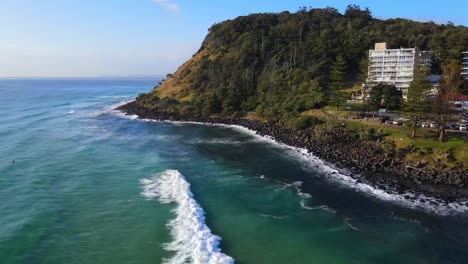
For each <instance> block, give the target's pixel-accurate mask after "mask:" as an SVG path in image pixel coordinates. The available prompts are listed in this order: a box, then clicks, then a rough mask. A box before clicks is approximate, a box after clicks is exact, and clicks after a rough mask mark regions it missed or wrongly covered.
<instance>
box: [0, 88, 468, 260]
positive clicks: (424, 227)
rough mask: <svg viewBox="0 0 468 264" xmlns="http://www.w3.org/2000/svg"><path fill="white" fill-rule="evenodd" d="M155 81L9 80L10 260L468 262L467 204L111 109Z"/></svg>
mask: <svg viewBox="0 0 468 264" xmlns="http://www.w3.org/2000/svg"><path fill="white" fill-rule="evenodd" d="M155 83H156V81H154V80H2V81H0V263H2V264H3V263H162V262H163V261H165V262H167V263H183V262H182V261H183V260H188V261H193V262H194V263H196V258H200V259H202V260H201V262H199V263H204V261H208V260H207V259H209V258H210V257H213V258H212V261H213V262H212V263H216V262H214V260H213V259H214V257H216V256H218V257H219V258H218V259H217V260H219V263H228V262H226V261H230V260H234V261H235V263H289V264H292V263H467V259H468V215H467V213H466V210H465V208H464V207H463V206H457V205H452V204H451V205H450V206H449V208H447V207H444V206H440V205H439V206H436V207H434V208H432V207H430V206H426V205H424V204H414V203H410V202H407V201H404V200H402V199H401V197H398V196H394V195H390V194H386V193H383V192H380V191H378V190H375V189H372V188H369V187H367V186H362V185H359V184H357V183H353V182H352V181H351V180H349V179H348V178H346V177H344V176H340V175H338V174H335V173H333V174H332V173H330V172H331V171H333V169H330V168H329V167H327V166H326V164H322V163H321V162H320V161H319V160H316V159H314V158H313V157H305V156H304V155H302V154H301V153H300V152H298V151H297V150H293V149H288V148H285V147H283V146H280V145H278V144H274V143H272V142H271V141H269V140H266V139H262V138H259V137H256V136H255V135H253V134H252V133H249V132H247V131H245V130H242V129H239V128H233V127H223V126H206V125H200V124H184V123H156V122H144V121H140V120H133V119H132V118H128V117H127V118H123V117H122V116H120V115H119V114H118V113H116V112H113V111H111V108H112V106H113V105H116V104H118V103H120V102H122V101H126V100H131V99H132V98H133V97H135V96H136V95H137V94H138V93H139V92H143V91H148V90H150V89H151V88H152V86H153V85H154V84H155ZM13 160H15V163H14V164H13V162H12V161H13ZM171 173H172V174H171ZM179 173H181V174H179ZM168 175H169V176H168ZM171 175H172V176H171ZM182 175H183V176H182ZM185 184H187V185H185ZM184 186H185V187H187V188H188V189H184V188H182V187H184ZM190 192H191V193H193V197H192V196H190V195H189V194H190ZM197 206H198V207H197ZM197 208H198V209H197ZM197 210H198V211H197ZM200 210H202V211H200ZM203 213H205V215H204V216H205V217H204V218H205V219H203V217H201V216H203ZM203 220H204V221H203ZM193 226H197V227H198V228H197V229H196V230H193V228H191V227H193ZM219 239H220V240H219ZM174 241H176V243H174ZM171 242H172V243H171ZM217 242H220V244H219V245H217ZM210 243H211V244H210ZM206 245H211V246H213V247H212V248H210V247H207V246H206ZM210 254H211V255H210ZM202 257H204V258H202ZM178 261H179V262H178ZM223 261H224V262H223Z"/></svg>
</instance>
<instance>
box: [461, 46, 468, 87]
mask: <svg viewBox="0 0 468 264" xmlns="http://www.w3.org/2000/svg"><path fill="white" fill-rule="evenodd" d="M462 53H463V61H462V76H463V78H465V79H466V80H468V51H465V52H462Z"/></svg>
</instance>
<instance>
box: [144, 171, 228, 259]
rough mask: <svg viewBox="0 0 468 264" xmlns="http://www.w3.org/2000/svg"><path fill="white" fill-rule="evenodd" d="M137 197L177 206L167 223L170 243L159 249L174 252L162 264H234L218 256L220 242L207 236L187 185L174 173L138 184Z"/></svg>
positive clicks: (196, 203)
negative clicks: (138, 195) (156, 199)
mask: <svg viewBox="0 0 468 264" xmlns="http://www.w3.org/2000/svg"><path fill="white" fill-rule="evenodd" d="M140 183H141V184H142V189H143V191H142V192H141V194H142V195H143V196H145V197H146V198H148V199H153V198H158V200H159V202H161V203H164V204H168V203H177V206H176V208H175V209H174V210H173V212H174V213H175V215H176V216H175V218H174V219H172V220H171V221H169V223H168V224H167V226H168V227H169V229H170V233H171V236H172V238H173V241H171V242H169V243H166V244H164V245H163V247H164V249H165V250H167V251H171V252H175V255H174V256H173V257H172V258H169V259H164V262H163V263H166V264H176V263H180V264H182V263H194V264H234V259H233V258H232V257H230V256H228V255H226V254H224V253H222V252H221V249H220V248H219V244H220V242H221V238H220V237H219V236H217V235H214V234H212V233H211V230H210V228H209V227H208V226H207V225H206V223H205V212H204V211H203V208H202V207H201V206H200V204H199V203H198V202H197V201H196V200H195V198H194V196H193V194H192V192H191V191H190V183H189V182H188V181H187V180H186V179H185V177H184V176H183V175H182V174H181V173H180V172H179V171H177V170H166V171H164V172H163V173H161V174H159V175H156V176H155V177H153V178H151V179H142V180H140Z"/></svg>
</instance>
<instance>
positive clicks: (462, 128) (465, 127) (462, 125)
mask: <svg viewBox="0 0 468 264" xmlns="http://www.w3.org/2000/svg"><path fill="white" fill-rule="evenodd" d="M460 130H462V131H468V124H461V125H460Z"/></svg>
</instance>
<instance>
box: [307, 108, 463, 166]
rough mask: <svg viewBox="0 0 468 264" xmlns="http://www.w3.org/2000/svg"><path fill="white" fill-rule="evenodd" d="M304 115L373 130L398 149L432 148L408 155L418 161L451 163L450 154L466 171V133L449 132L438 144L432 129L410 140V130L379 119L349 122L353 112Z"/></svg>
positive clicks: (354, 127) (315, 112) (423, 130)
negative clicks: (332, 114) (429, 151)
mask: <svg viewBox="0 0 468 264" xmlns="http://www.w3.org/2000/svg"><path fill="white" fill-rule="evenodd" d="M329 111H334V112H333V113H334V114H335V115H337V116H340V117H341V119H335V118H333V117H330V116H329ZM303 114H306V115H312V116H315V117H320V118H324V117H325V118H328V119H329V120H330V121H334V122H339V123H345V124H346V126H347V127H348V128H351V129H353V130H361V129H369V128H374V129H375V130H376V131H377V133H378V134H379V135H381V136H382V138H383V139H385V140H391V141H393V142H395V144H396V147H397V149H400V148H404V147H408V146H411V145H414V146H416V147H418V148H421V149H426V148H431V149H432V153H426V154H424V155H419V154H417V153H415V154H410V155H408V157H407V158H410V159H414V160H417V161H424V160H429V159H432V160H437V159H442V160H443V161H444V163H446V164H451V163H453V161H452V162H451V161H450V160H447V156H448V154H450V155H451V156H453V157H454V158H455V159H456V160H457V161H460V162H462V163H463V164H464V166H465V168H467V169H468V144H467V142H468V132H466V131H453V130H448V131H447V134H448V136H447V141H446V142H442V143H441V142H439V141H438V140H437V139H438V135H437V131H436V130H435V129H430V128H419V129H418V130H417V132H416V137H415V138H411V132H412V129H411V128H410V127H404V126H397V125H387V124H383V125H381V124H380V123H379V122H378V118H369V119H368V120H367V119H351V116H352V115H353V114H352V113H351V114H350V112H347V111H336V108H335V109H332V108H325V109H323V111H322V110H311V111H307V112H304V113H303ZM347 118H349V119H347ZM450 155H449V156H450Z"/></svg>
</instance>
